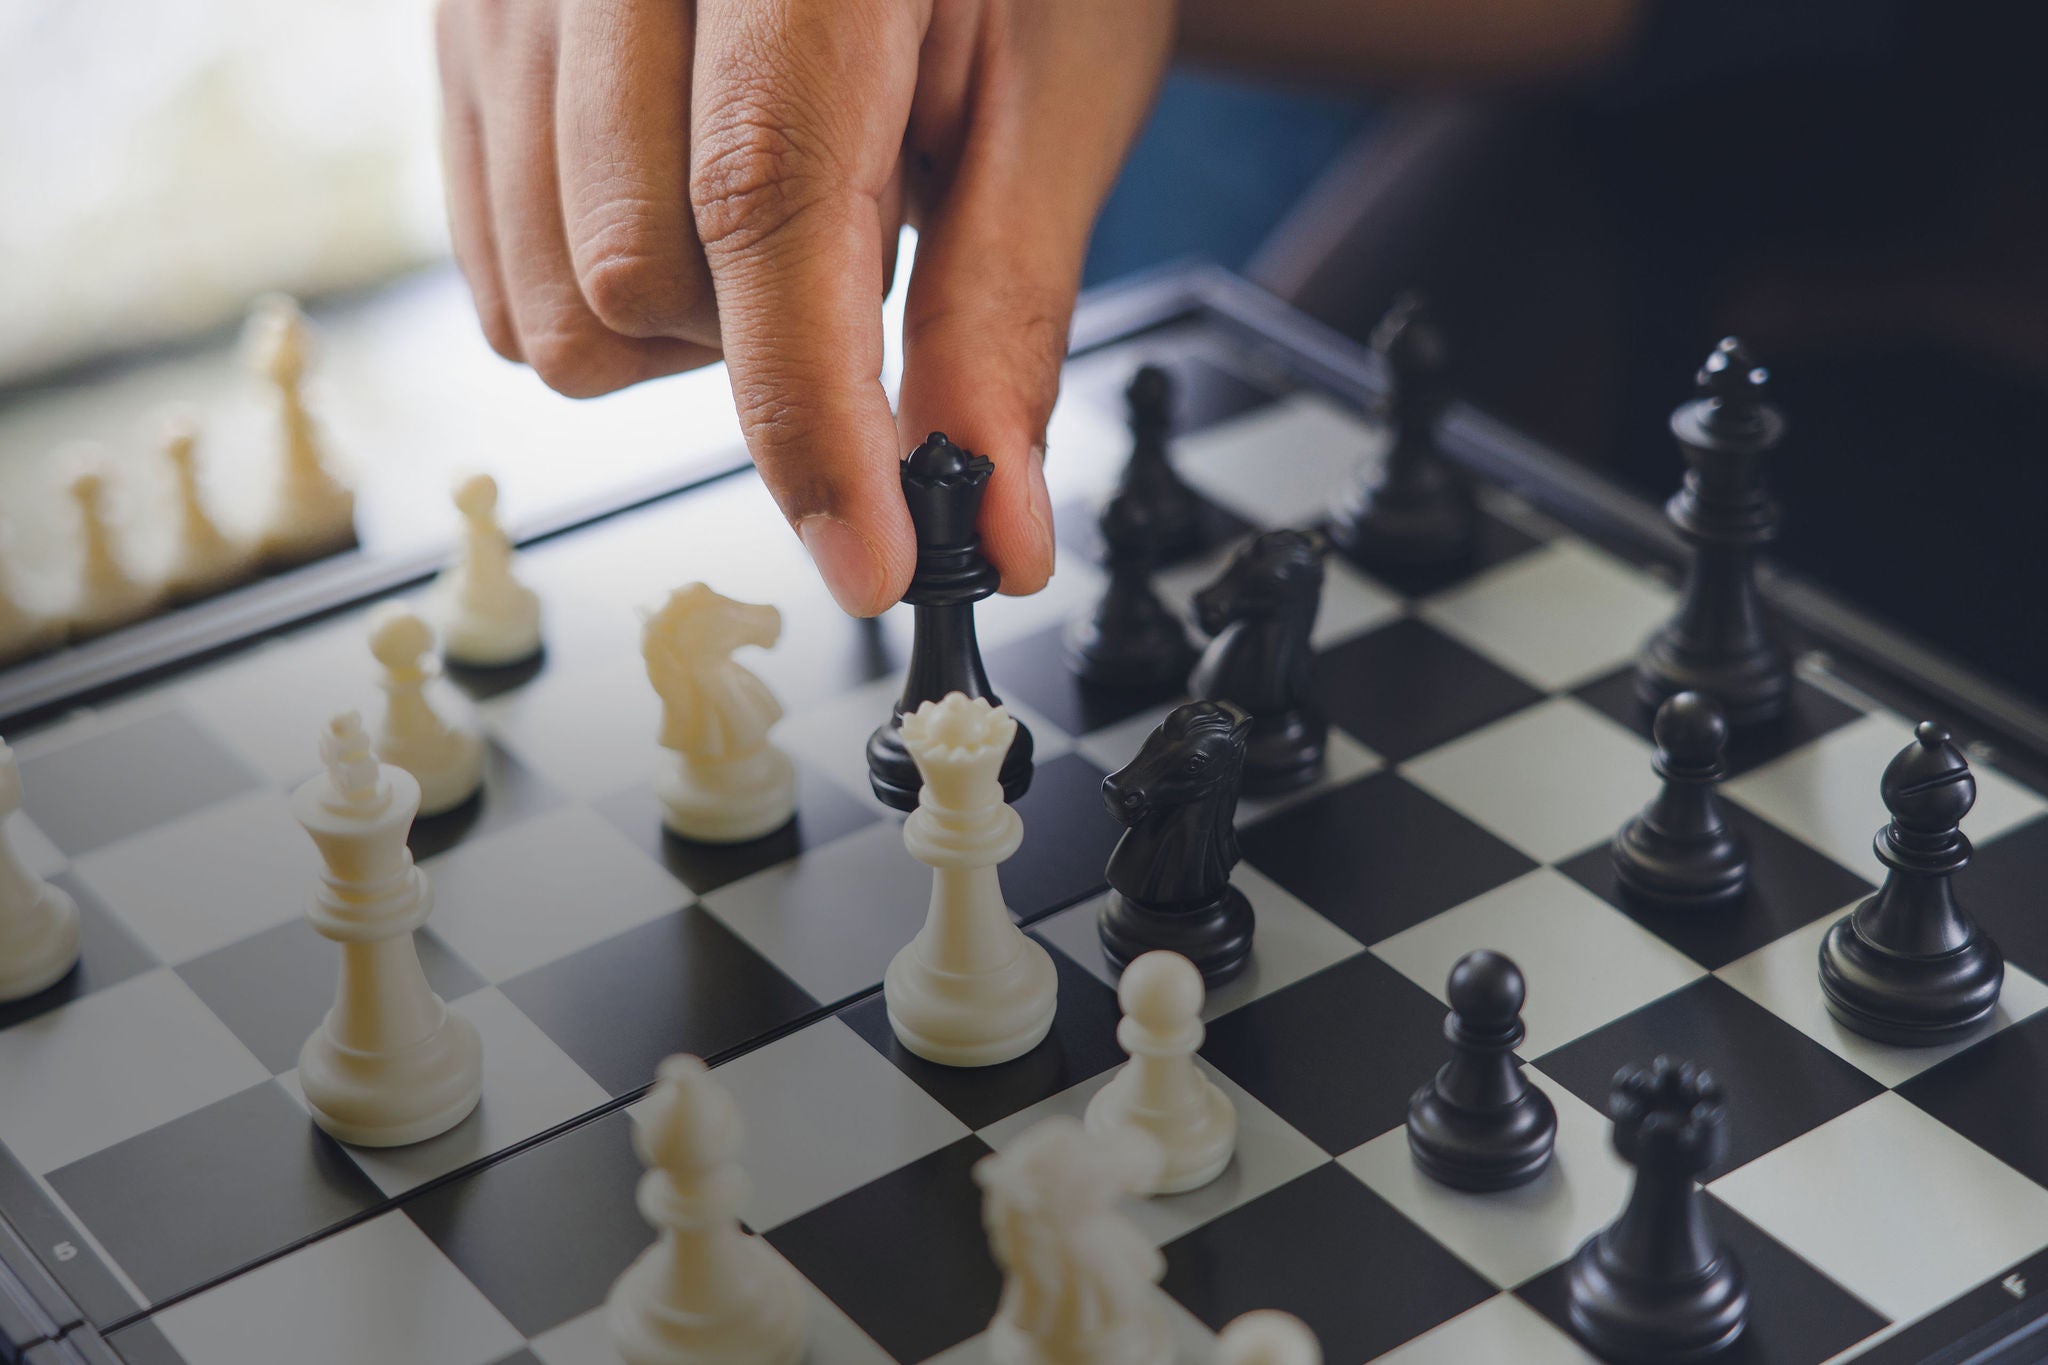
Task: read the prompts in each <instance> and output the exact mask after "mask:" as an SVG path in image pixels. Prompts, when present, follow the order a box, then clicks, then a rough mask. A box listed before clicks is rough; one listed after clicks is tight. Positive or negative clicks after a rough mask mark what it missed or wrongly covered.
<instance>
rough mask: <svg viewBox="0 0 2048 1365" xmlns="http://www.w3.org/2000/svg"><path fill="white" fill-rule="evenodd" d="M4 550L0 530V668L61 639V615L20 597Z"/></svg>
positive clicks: (42, 651) (62, 640) (62, 626)
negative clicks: (38, 608) (56, 614)
mask: <svg viewBox="0 0 2048 1365" xmlns="http://www.w3.org/2000/svg"><path fill="white" fill-rule="evenodd" d="M0 532H4V528H0ZM6 549H7V540H6V537H5V535H4V533H0V668H4V667H6V666H7V665H8V664H11V663H15V662H18V661H19V660H22V659H28V658H33V657H34V656H35V655H38V654H41V653H44V652H45V651H47V650H52V649H55V648H56V647H57V646H58V645H60V644H62V643H63V642H64V620H63V618H62V617H60V616H53V615H51V614H50V613H48V612H44V611H39V610H37V609H36V608H34V607H31V606H30V605H29V604H28V603H26V602H24V601H23V600H22V598H21V595H20V589H19V588H18V587H17V586H16V584H15V580H14V576H13V574H12V573H11V572H10V571H9V568H8V564H7V560H6V555H5V551H6Z"/></svg>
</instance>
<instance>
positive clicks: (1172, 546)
mask: <svg viewBox="0 0 2048 1365" xmlns="http://www.w3.org/2000/svg"><path fill="white" fill-rule="evenodd" d="M1124 401H1125V403H1126V404H1127V405H1128V407H1129V410H1130V428H1131V458H1130V461H1129V462H1128V463H1127V464H1125V465H1124V470H1123V473H1122V475H1121V476H1119V478H1118V480H1117V493H1118V495H1119V496H1122V497H1127V498H1129V499H1130V500H1131V501H1132V502H1134V503H1135V504H1136V505H1137V506H1138V507H1139V508H1140V509H1141V510H1142V511H1143V514H1144V517H1145V520H1146V522H1147V523H1148V524H1150V526H1151V527H1152V537H1153V541H1154V545H1155V553H1156V554H1157V556H1158V559H1157V561H1156V562H1157V563H1160V564H1172V563H1175V562H1176V561H1178V560H1182V559H1185V558H1187V557H1188V556H1189V555H1191V554H1193V553H1195V552H1196V551H1197V550H1200V549H1202V548H1203V546H1204V545H1205V544H1206V543H1207V539H1208V536H1207V523H1208V506H1207V504H1206V503H1204V502H1203V501H1202V499H1201V497H1200V495H1198V494H1197V493H1196V492H1195V490H1194V489H1192V488H1189V487H1188V486H1187V485H1186V484H1185V483H1183V482H1182V481H1181V477H1180V475H1178V474H1176V473H1174V472H1173V465H1172V463H1171V462H1169V461H1168V460H1167V458H1166V442H1167V437H1168V436H1169V435H1171V433H1172V430H1173V376H1172V375H1170V374H1168V373H1167V372H1166V371H1165V370H1163V369H1161V368H1160V367H1159V366H1157V365H1145V366H1142V367H1140V369H1139V370H1138V372H1137V374H1135V375H1133V376H1132V377H1131V382H1130V384H1129V386H1128V387H1126V388H1125V389H1124Z"/></svg>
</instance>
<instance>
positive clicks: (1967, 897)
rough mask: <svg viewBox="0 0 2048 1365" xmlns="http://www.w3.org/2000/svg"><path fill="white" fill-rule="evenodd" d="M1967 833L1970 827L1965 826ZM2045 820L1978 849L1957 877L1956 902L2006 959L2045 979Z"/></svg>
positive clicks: (2047, 927)
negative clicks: (1975, 920) (1988, 936)
mask: <svg viewBox="0 0 2048 1365" xmlns="http://www.w3.org/2000/svg"><path fill="white" fill-rule="evenodd" d="M1963 827H1964V831H1965V832H1966V833H1967V832H1968V829H1969V822H1968V821H1967V820H1965V821H1964V826H1963ZM2043 888H2048V815H2044V816H2041V817H2039V818H2038V819H2035V820H2033V821H2031V822H2029V823H2027V824H2025V825H2022V826H2020V827H2019V828H2018V829H2015V830H2009V831H2007V832H2006V833H2004V834H2001V835H1999V836H1998V838H1996V839H1994V840H1992V841H1991V842H1989V843H1986V844H1980V845H1979V846H1978V847H1977V850H1976V852H1975V854H1974V855H1973V856H1972V857H1971V859H1970V865H1969V866H1968V867H1966V868H1964V869H1963V870H1962V871H1961V872H1960V873H1958V874H1957V876H1956V879H1955V891H1956V899H1957V900H1959V901H1961V902H1962V903H1963V906H1964V908H1966V909H1967V910H1968V911H1969V912H1970V913H1971V914H1972V915H1974V916H1975V917H1976V919H1977V922H1978V923H1979V924H1981V925H1983V926H1984V929H1985V931H1986V932H1988V933H1989V934H1990V935H1991V937H1992V939H1993V940H1994V941H1995V942H1996V943H1997V944H1998V946H1999V948H2000V949H2002V950H2003V951H2004V953H2005V956H2006V958H2007V960H2009V961H2010V962H2012V963H2013V965H2015V966H2017V967H2021V968H2024V969H2025V970H2026V971H2028V972H2031V973H2032V974H2033V975H2035V976H2040V977H2048V914H2043V913H2042V892H2043Z"/></svg>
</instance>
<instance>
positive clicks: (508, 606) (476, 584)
mask: <svg viewBox="0 0 2048 1365" xmlns="http://www.w3.org/2000/svg"><path fill="white" fill-rule="evenodd" d="M455 508H456V510H457V511H459V512H460V513H462V546H461V549H460V550H459V551H458V552H457V554H456V557H455V562H454V563H453V564H451V565H450V566H449V567H448V569H447V570H446V571H445V572H443V573H442V575H441V580H440V582H439V583H438V584H437V585H436V587H435V591H436V593H437V594H438V595H439V596H440V598H441V606H442V629H441V652H442V653H443V654H444V655H446V656H447V658H448V660H449V662H451V663H458V664H467V665H469V666H470V667H472V668H501V667H503V666H505V665H506V664H516V663H519V662H520V661H521V660H524V659H530V658H532V657H533V656H534V655H535V654H538V653H539V652H540V598H539V597H538V596H536V595H535V593H534V591H533V589H531V588H529V587H527V586H526V585H525V584H524V583H521V582H520V581H519V580H518V579H517V578H515V577H514V576H513V574H512V541H511V540H510V538H508V537H507V536H506V534H505V530H504V528H503V527H501V526H500V525H498V483H497V480H495V479H493V478H492V477H491V476H490V475H488V474H471V475H470V476H469V477H467V478H465V479H463V480H462V481H461V482H459V483H457V484H456V485H455Z"/></svg>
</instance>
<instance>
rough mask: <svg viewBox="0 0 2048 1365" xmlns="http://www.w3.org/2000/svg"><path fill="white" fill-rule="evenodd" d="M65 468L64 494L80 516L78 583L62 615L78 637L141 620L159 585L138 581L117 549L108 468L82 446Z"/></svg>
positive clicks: (155, 598)
mask: <svg viewBox="0 0 2048 1365" xmlns="http://www.w3.org/2000/svg"><path fill="white" fill-rule="evenodd" d="M64 465H65V468H66V471H67V473H66V477H65V484H64V488H65V492H66V493H68V494H69V495H70V498H71V501H72V502H73V503H74V504H75V505H76V508H77V516H78V522H77V525H78V580H77V586H76V589H75V591H74V593H73V595H72V598H71V606H70V608H69V610H68V611H67V612H66V613H65V615H66V617H67V618H68V620H69V622H70V632H71V635H72V636H73V638H78V637H81V636H87V635H98V634H101V633H102V632H104V631H109V630H113V629H114V628H116V627H117V626H125V625H128V624H129V623H130V622H133V621H139V620H141V619H142V618H143V617H145V616H147V615H149V613H150V611H151V609H152V608H154V607H155V606H156V604H157V602H158V601H159V600H160V599H161V597H162V590H161V585H159V584H155V583H148V582H144V581H143V580H142V579H140V578H137V577H136V576H135V574H134V573H133V572H131V571H130V570H129V568H128V565H127V563H126V562H125V560H124V559H123V557H122V553H121V550H120V549H119V548H118V547H117V546H116V544H115V539H114V522H113V515H112V511H111V509H110V508H109V506H108V503H107V471H106V463H105V461H104V460H103V459H102V458H101V455H100V452H99V450H98V449H97V448H96V447H92V446H80V447H78V448H77V449H76V450H74V451H72V452H71V453H70V454H69V455H68V456H67V457H66V458H65V460H64Z"/></svg>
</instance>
